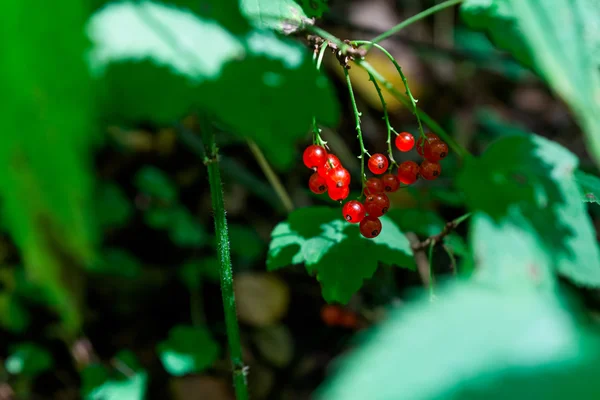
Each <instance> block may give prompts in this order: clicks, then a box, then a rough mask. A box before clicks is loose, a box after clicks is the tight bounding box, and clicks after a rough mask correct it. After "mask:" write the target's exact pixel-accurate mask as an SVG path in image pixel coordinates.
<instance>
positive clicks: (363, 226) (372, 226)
mask: <svg viewBox="0 0 600 400" xmlns="http://www.w3.org/2000/svg"><path fill="white" fill-rule="evenodd" d="M359 229H360V234H361V235H363V236H364V237H366V238H368V239H372V238H374V237H377V236H379V234H380V233H381V221H380V220H379V218H377V217H374V216H372V215H367V216H366V217H364V218H363V220H362V221H360V227H359Z"/></svg>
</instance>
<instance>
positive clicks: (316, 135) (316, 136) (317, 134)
mask: <svg viewBox="0 0 600 400" xmlns="http://www.w3.org/2000/svg"><path fill="white" fill-rule="evenodd" d="M327 45H328V43H327V42H323V44H322V45H321V48H320V49H319V56H318V57H317V63H316V66H317V71H319V70H320V69H321V63H322V62H323V56H324V55H325V50H327ZM313 60H314V58H313ZM312 128H313V143H314V144H317V145H319V146H325V145H326V144H327V142H326V141H324V140H323V138H322V137H321V129H320V128H319V125H318V124H317V117H315V116H313V118H312Z"/></svg>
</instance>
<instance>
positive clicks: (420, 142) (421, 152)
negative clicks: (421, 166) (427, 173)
mask: <svg viewBox="0 0 600 400" xmlns="http://www.w3.org/2000/svg"><path fill="white" fill-rule="evenodd" d="M425 136H426V137H427V142H425V144H424V145H423V138H419V140H417V153H419V155H420V156H423V155H424V154H425V147H426V146H427V145H429V144H431V143H433V142H435V141H437V140H440V137H439V136H438V135H436V134H435V133H431V132H427V133H426V134H425Z"/></svg>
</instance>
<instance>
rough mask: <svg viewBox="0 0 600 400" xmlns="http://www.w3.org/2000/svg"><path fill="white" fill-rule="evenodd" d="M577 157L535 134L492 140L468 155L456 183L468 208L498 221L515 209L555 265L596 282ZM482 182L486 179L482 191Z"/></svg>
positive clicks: (599, 281)
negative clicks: (576, 175)
mask: <svg viewBox="0 0 600 400" xmlns="http://www.w3.org/2000/svg"><path fill="white" fill-rule="evenodd" d="M576 167H577V158H576V157H575V156H574V155H573V154H572V153H570V152H569V151H568V150H566V149H565V148H563V147H562V146H560V145H559V144H557V143H555V142H551V141H549V140H547V139H544V138H542V137H539V136H536V135H530V136H509V137H506V138H503V139H500V140H498V141H496V142H494V143H493V144H492V145H490V147H489V148H488V149H487V150H486V151H485V153H484V154H483V155H482V156H481V157H480V158H469V159H467V160H466V162H465V166H464V168H463V170H462V171H461V174H460V175H459V176H458V178H457V185H458V186H459V187H460V188H462V189H463V191H464V193H465V197H466V202H467V205H468V207H469V208H470V209H471V210H481V211H484V212H485V213H487V214H488V215H489V216H490V217H492V219H493V220H495V221H496V222H499V221H501V220H502V218H504V217H505V216H506V215H507V214H508V213H509V211H510V210H512V209H516V210H517V211H518V212H519V213H520V214H521V215H522V216H523V218H524V219H525V220H526V221H527V223H528V224H530V225H531V227H532V228H533V229H534V230H535V232H536V233H537V235H538V236H539V237H540V239H541V240H542V242H543V244H544V246H545V248H546V251H547V252H549V253H550V254H551V255H552V256H551V259H552V263H553V265H554V268H555V269H556V270H557V271H558V272H559V273H560V274H562V275H565V276H566V277H568V278H570V279H571V280H572V281H573V282H574V283H576V284H578V285H581V286H588V287H590V286H591V287H599V286H600V251H599V249H598V244H597V241H596V235H595V233H594V229H593V227H592V224H591V221H590V218H589V216H588V214H587V210H586V208H585V204H583V203H582V202H581V193H580V191H579V188H578V187H577V184H576V182H575V178H574V170H575V168H576ZM481 182H486V187H485V190H481Z"/></svg>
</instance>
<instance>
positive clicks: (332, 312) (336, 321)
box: [321, 304, 345, 326]
mask: <svg viewBox="0 0 600 400" xmlns="http://www.w3.org/2000/svg"><path fill="white" fill-rule="evenodd" d="M344 314H345V313H344V310H342V308H341V307H340V306H337V305H334V304H326V305H324V306H323V308H321V319H322V320H323V322H325V324H326V325H329V326H334V325H340V323H341V321H342V318H343V317H344Z"/></svg>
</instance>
